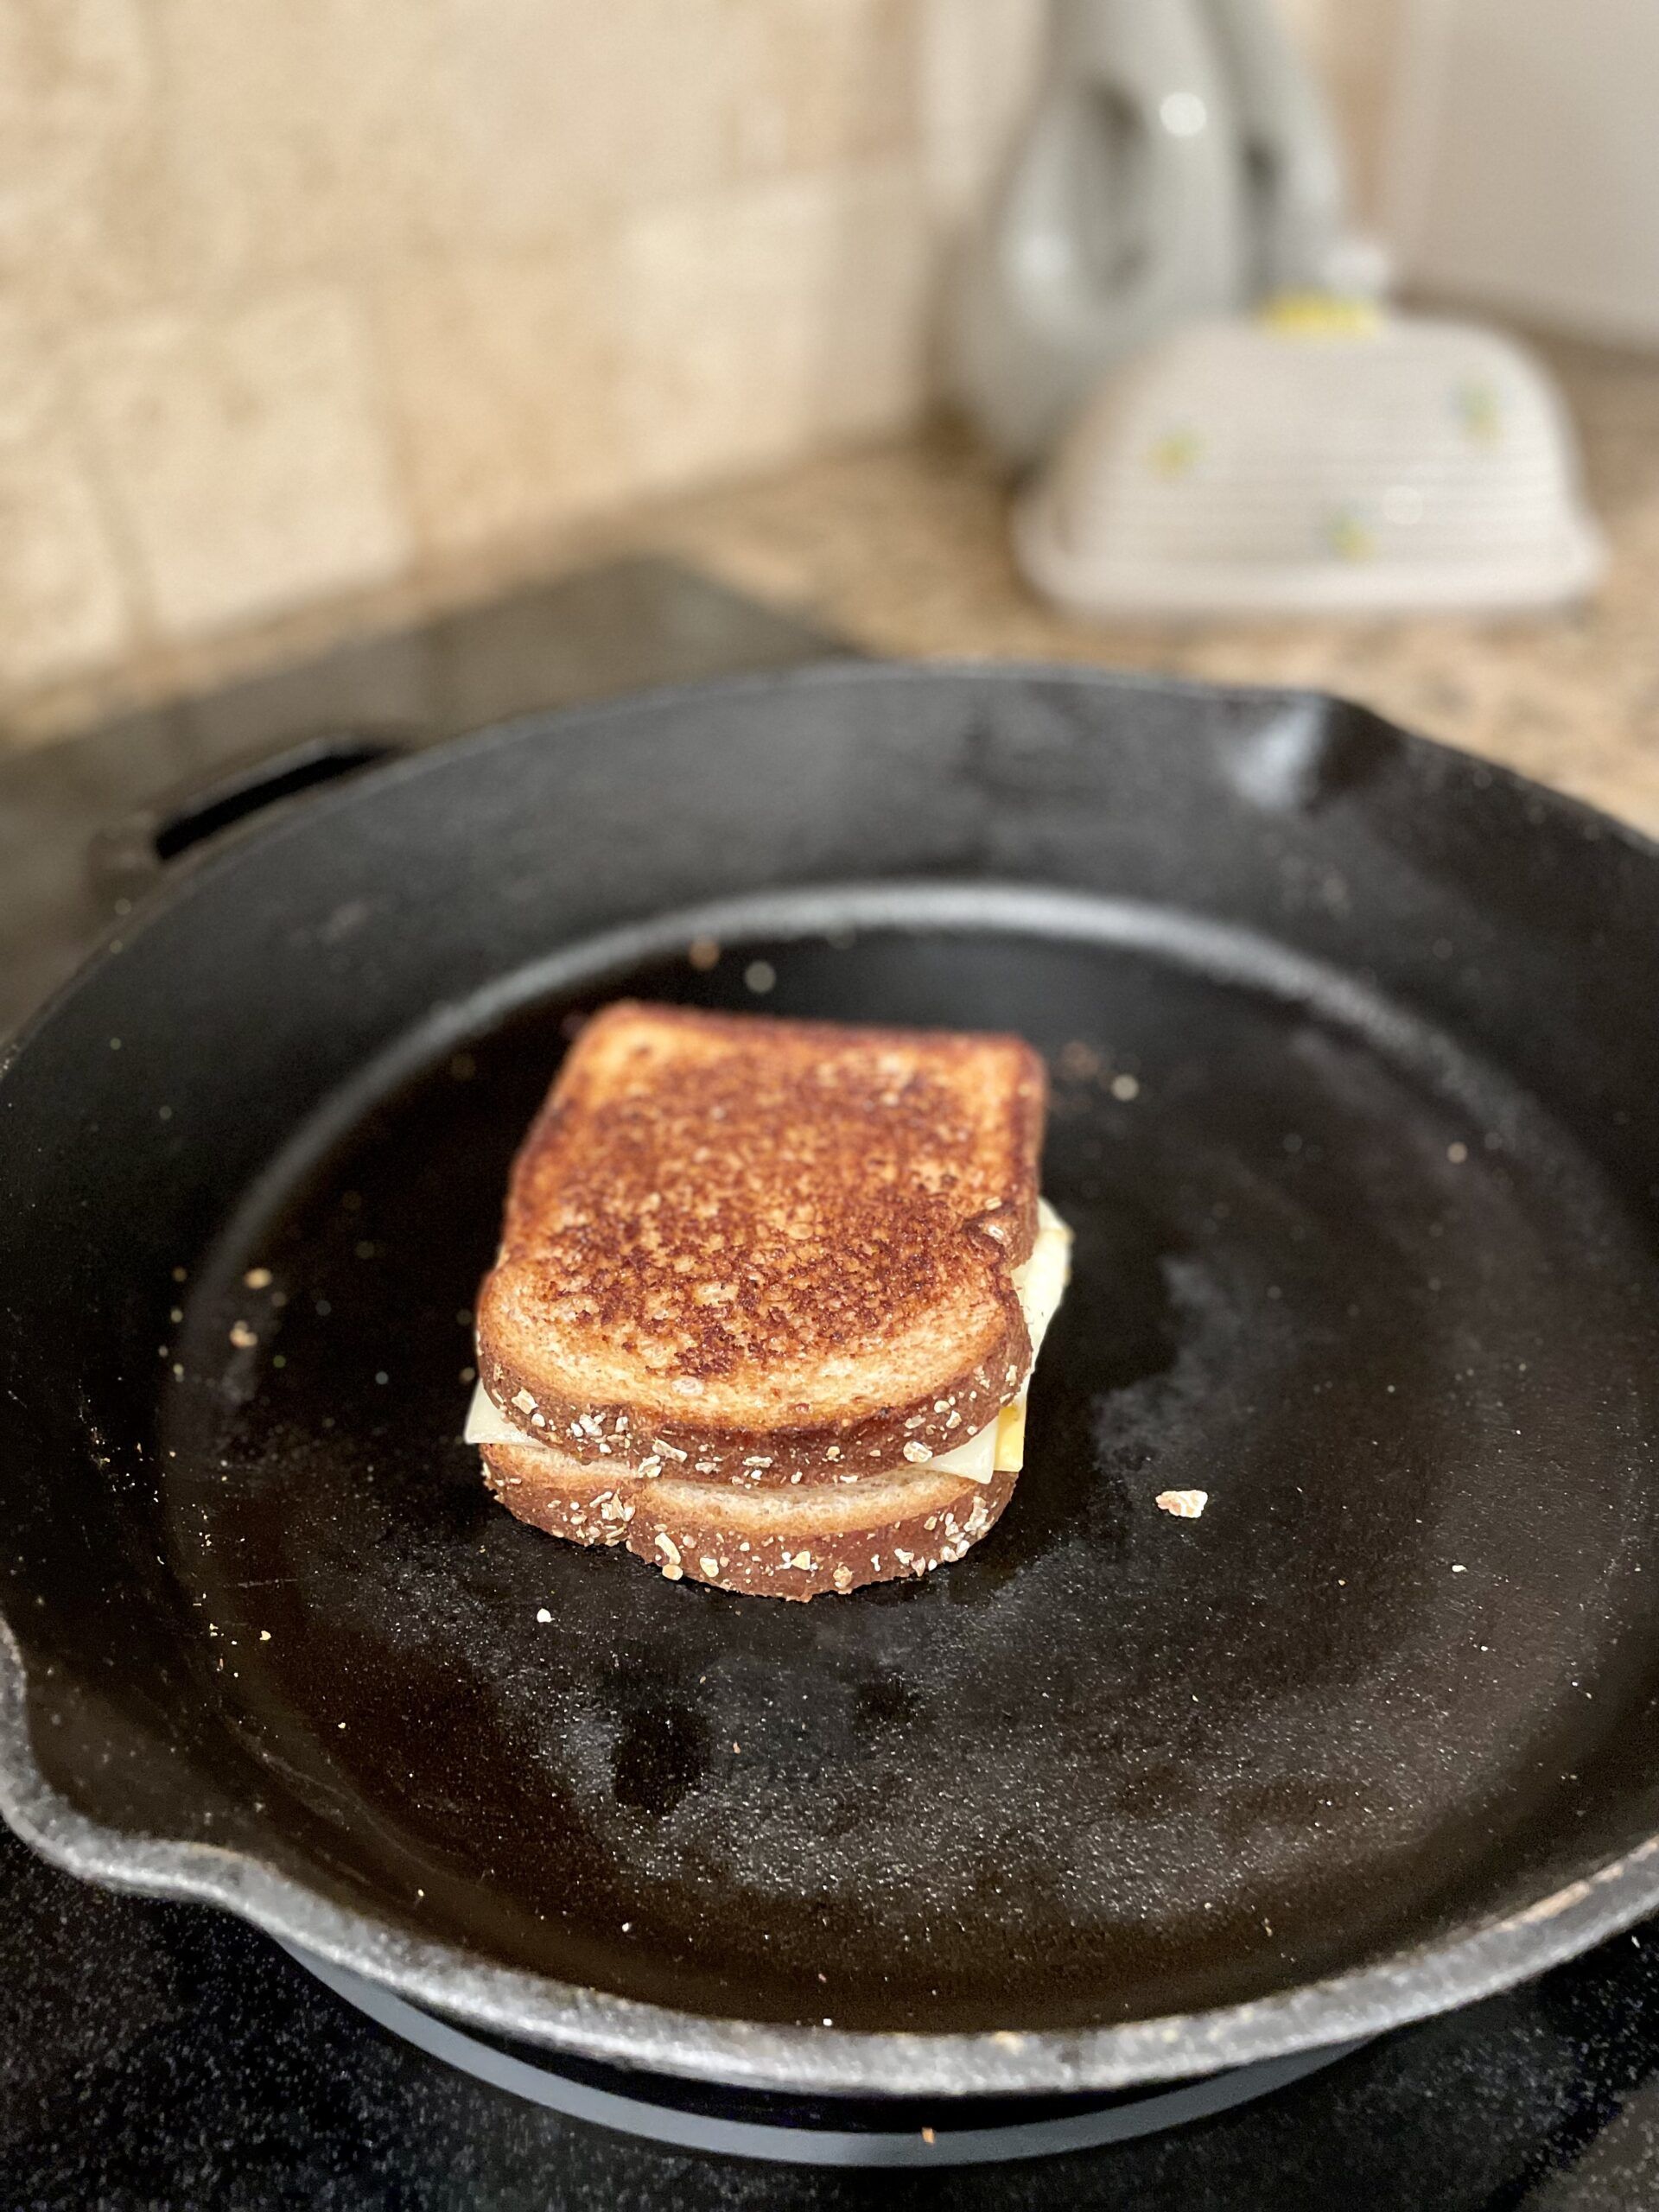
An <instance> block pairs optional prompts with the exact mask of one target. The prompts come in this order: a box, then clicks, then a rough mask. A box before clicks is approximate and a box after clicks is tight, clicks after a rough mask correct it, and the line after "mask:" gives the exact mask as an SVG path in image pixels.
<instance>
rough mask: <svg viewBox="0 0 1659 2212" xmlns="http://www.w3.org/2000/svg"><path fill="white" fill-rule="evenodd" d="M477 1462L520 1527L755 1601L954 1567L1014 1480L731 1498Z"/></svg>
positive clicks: (925, 1479) (648, 1481)
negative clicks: (601, 1547) (607, 1550)
mask: <svg viewBox="0 0 1659 2212" xmlns="http://www.w3.org/2000/svg"><path fill="white" fill-rule="evenodd" d="M483 1459H484V1477H485V1480H486V1482H487V1483H488V1484H489V1486H490V1488H491V1489H492V1490H493V1491H494V1492H495V1494H496V1496H497V1497H499V1499H500V1500H501V1502H502V1503H503V1504H504V1505H505V1506H506V1507H507V1508H508V1510H510V1511H511V1512H512V1513H515V1514H517V1515H518V1518H519V1519H520V1520H521V1521H528V1522H531V1524H532V1525H533V1526H534V1527H536V1528H538V1529H546V1530H547V1531H548V1532H549V1533H550V1535H555V1536H564V1537H567V1538H569V1540H570V1541H572V1542H573V1543H578V1544H620V1543H626V1545H627V1547H628V1548H629V1550H630V1551H632V1552H633V1553H634V1554H636V1555H637V1556H638V1557H639V1558H640V1559H643V1560H649V1561H650V1562H651V1564H652V1566H653V1567H660V1568H661V1570H662V1571H663V1573H664V1574H665V1575H667V1576H668V1577H669V1579H670V1580H671V1581H678V1580H680V1579H681V1578H682V1577H684V1578H686V1579H687V1580H691V1581H696V1582H709V1583H713V1584H714V1585H715V1586H716V1587H718V1588H720V1589H721V1590H734V1591H737V1592H741V1593H742V1594H743V1595H745V1596H748V1597H762V1598H798V1599H805V1598H817V1597H819V1596H822V1595H823V1593H824V1592H828V1591H836V1592H843V1593H844V1592H847V1591H849V1590H856V1589H858V1588H860V1587H861V1586H862V1585H863V1584H865V1583H867V1582H893V1581H899V1580H903V1579H905V1578H906V1577H907V1576H912V1575H921V1574H925V1573H927V1572H928V1570H929V1569H930V1568H931V1567H938V1566H939V1565H941V1564H942V1563H943V1562H944V1561H945V1560H957V1559H960V1558H961V1557H962V1555H963V1553H964V1552H965V1551H967V1550H968V1548H969V1546H970V1545H973V1544H976V1543H977V1542H978V1541H979V1539H980V1538H981V1537H982V1535H985V1534H986V1533H987V1531H988V1529H990V1528H991V1527H992V1526H993V1524H994V1523H995V1521H996V1519H997V1517H998V1516H999V1515H1000V1514H1001V1510H1002V1509H1003V1507H1004V1506H1005V1505H1006V1504H1007V1502H1008V1499H1009V1497H1011V1496H1012V1494H1013V1491H1014V1484H1015V1483H1016V1481H1017V1480H1018V1479H1019V1478H1018V1475H1017V1474H1016V1473H1015V1472H1014V1471H999V1472H998V1473H997V1474H996V1476H995V1478H994V1479H993V1481H992V1482H991V1483H990V1484H988V1485H986V1486H983V1487H982V1485H981V1484H978V1483H973V1482H964V1481H963V1479H962V1478H960V1477H959V1476H951V1475H947V1474H944V1473H943V1472H941V1471H938V1469H935V1468H931V1467H918V1468H908V1467H907V1468H906V1469H905V1470H904V1471H902V1472H901V1473H896V1474H890V1475H885V1476H883V1475H873V1476H870V1477H868V1478H866V1479H865V1480H864V1481H863V1482H861V1483H860V1484H858V1486H857V1488H856V1489H855V1490H826V1489H824V1488H823V1487H821V1486H820V1487H817V1488H813V1489H808V1488H801V1489H791V1490H786V1491H777V1490H769V1491H733V1490H729V1489H721V1487H720V1486H719V1485H718V1484H714V1483H708V1482H696V1481H693V1482H685V1481H681V1480H677V1479H676V1478H672V1477H670V1476H661V1477H658V1478H652V1477H650V1476H647V1475H635V1474H626V1473H624V1474H618V1473H616V1472H615V1471H613V1470H611V1469H609V1468H596V1467H594V1466H593V1465H588V1464H584V1463H583V1462H582V1461H581V1460H577V1459H568V1458H566V1457H565V1456H564V1455H563V1453H560V1452H552V1451H550V1450H549V1449H548V1448H547V1447H546V1446H543V1445H532V1444H525V1445H512V1444H507V1445H495V1444H490V1445H486V1446H484V1451H483Z"/></svg>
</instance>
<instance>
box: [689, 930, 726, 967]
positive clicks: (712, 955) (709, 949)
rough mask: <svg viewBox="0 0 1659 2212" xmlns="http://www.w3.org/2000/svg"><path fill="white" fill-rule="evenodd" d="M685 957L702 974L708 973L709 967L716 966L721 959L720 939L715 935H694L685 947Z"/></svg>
mask: <svg viewBox="0 0 1659 2212" xmlns="http://www.w3.org/2000/svg"><path fill="white" fill-rule="evenodd" d="M685 957H686V958H687V959H688V960H689V961H690V963H691V965H692V966H693V967H694V968H696V969H698V970H699V971H700V972H701V973H702V974H703V975H707V974H708V972H709V969H711V968H713V967H714V966H715V965H716V963H718V961H719V959H720V939H719V938H714V937H694V938H692V940H691V942H690V944H689V945H687V947H686V948H685Z"/></svg>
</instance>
